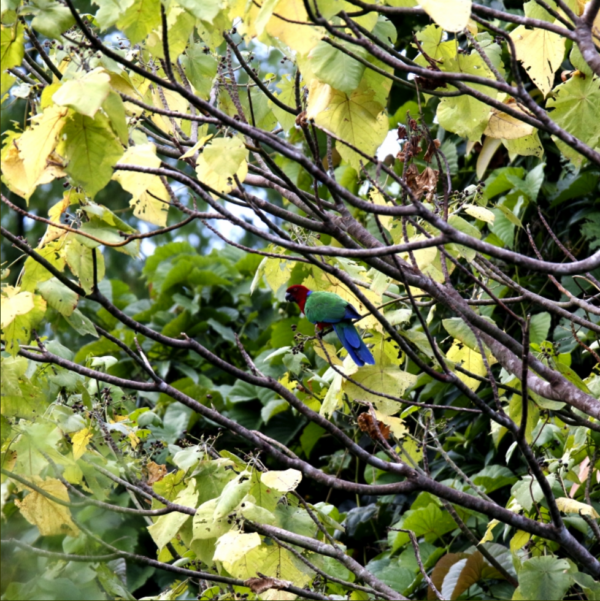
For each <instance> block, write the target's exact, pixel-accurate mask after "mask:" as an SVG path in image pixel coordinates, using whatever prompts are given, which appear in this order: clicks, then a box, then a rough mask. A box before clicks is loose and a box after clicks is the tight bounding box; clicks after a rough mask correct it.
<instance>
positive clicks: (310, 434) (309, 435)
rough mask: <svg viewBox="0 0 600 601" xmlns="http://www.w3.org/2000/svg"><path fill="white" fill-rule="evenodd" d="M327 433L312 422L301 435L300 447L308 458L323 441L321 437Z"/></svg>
mask: <svg viewBox="0 0 600 601" xmlns="http://www.w3.org/2000/svg"><path fill="white" fill-rule="evenodd" d="M324 433H325V429H324V428H322V427H321V426H319V425H318V424H315V423H314V422H310V423H309V424H308V425H307V426H306V427H305V428H304V430H303V431H302V434H301V435H300V446H301V447H302V450H303V451H304V454H305V455H306V457H310V452H311V451H312V450H313V448H314V447H315V445H316V444H317V442H319V440H320V439H321V436H323V434H324Z"/></svg>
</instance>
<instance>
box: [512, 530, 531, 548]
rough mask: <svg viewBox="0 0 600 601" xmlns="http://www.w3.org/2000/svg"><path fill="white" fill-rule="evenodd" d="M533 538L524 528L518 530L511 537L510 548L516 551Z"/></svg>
mask: <svg viewBox="0 0 600 601" xmlns="http://www.w3.org/2000/svg"><path fill="white" fill-rule="evenodd" d="M530 538H531V534H529V532H524V531H523V530H517V533H516V534H515V535H514V536H513V537H512V538H511V539H510V550H511V551H512V552H513V553H516V552H517V551H518V550H519V549H522V548H523V547H524V546H525V545H526V544H527V543H528V542H529V539H530Z"/></svg>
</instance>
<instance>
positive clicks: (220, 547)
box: [213, 530, 261, 571]
mask: <svg viewBox="0 0 600 601" xmlns="http://www.w3.org/2000/svg"><path fill="white" fill-rule="evenodd" d="M260 544H261V540H260V536H259V535H258V534H257V533H256V532H252V533H251V534H244V533H243V532H239V531H238V530H230V531H229V532H226V533H225V534H224V535H223V536H221V537H220V538H219V539H218V540H217V544H216V547H215V554H214V556H213V559H214V560H215V561H222V562H223V566H224V567H225V569H226V570H228V571H229V568H228V566H230V565H231V564H234V563H235V562H236V561H238V560H240V559H241V558H242V557H244V555H246V553H248V552H249V551H251V550H252V549H254V547H259V546H260Z"/></svg>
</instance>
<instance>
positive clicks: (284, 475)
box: [260, 469, 302, 492]
mask: <svg viewBox="0 0 600 601" xmlns="http://www.w3.org/2000/svg"><path fill="white" fill-rule="evenodd" d="M260 481H261V482H262V483H263V484H264V485H265V486H268V487H269V488H274V489H275V490H278V491H279V492H289V491H291V490H295V489H296V487H297V486H298V484H300V482H301V481H302V472H299V471H298V470H294V469H289V470H285V471H282V472H280V471H270V472H264V473H262V474H261V475H260Z"/></svg>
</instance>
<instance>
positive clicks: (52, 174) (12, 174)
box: [2, 132, 65, 200]
mask: <svg viewBox="0 0 600 601" xmlns="http://www.w3.org/2000/svg"><path fill="white" fill-rule="evenodd" d="M22 137H23V136H18V135H16V134H15V133H14V132H9V133H8V135H7V137H6V141H5V144H4V147H3V148H2V174H3V175H4V177H5V180H6V185H7V186H8V188H9V189H10V190H11V191H12V192H14V193H15V194H18V195H19V196H21V197H23V198H24V199H25V200H29V197H30V196H31V195H32V194H33V193H34V191H35V189H36V188H37V186H40V185H42V184H48V183H50V182H51V181H52V180H53V179H54V178H56V177H64V176H65V172H64V171H63V170H62V169H61V168H60V167H59V166H58V165H47V164H46V165H47V166H46V167H45V169H44V170H43V171H42V172H41V173H40V174H39V175H37V174H36V173H33V172H29V173H28V172H26V171H25V161H24V159H23V157H22V156H21V154H20V153H19V147H18V146H17V142H18V141H19V140H20V139H21V138H22Z"/></svg>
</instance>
